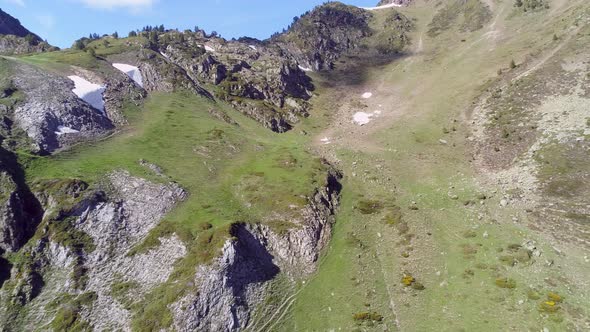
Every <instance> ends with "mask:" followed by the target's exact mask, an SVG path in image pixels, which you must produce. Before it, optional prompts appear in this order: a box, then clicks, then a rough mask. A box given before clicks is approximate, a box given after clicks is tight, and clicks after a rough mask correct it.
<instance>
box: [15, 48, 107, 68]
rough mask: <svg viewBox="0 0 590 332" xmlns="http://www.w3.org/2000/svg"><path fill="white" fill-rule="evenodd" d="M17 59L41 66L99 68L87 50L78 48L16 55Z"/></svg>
mask: <svg viewBox="0 0 590 332" xmlns="http://www.w3.org/2000/svg"><path fill="white" fill-rule="evenodd" d="M18 59H19V60H21V61H23V62H26V63H28V64H32V65H36V66H39V67H42V68H46V69H47V68H52V69H53V68H69V67H70V66H78V67H82V68H86V69H91V70H96V69H99V66H100V65H99V61H98V59H97V58H95V57H93V56H92V55H90V54H89V53H88V52H84V51H80V50H73V49H68V50H63V51H55V52H45V53H36V54H32V55H27V56H22V57H18Z"/></svg>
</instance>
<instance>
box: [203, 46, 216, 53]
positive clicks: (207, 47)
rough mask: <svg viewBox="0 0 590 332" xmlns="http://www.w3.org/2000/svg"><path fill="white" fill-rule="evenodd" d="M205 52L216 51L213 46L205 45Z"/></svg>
mask: <svg viewBox="0 0 590 332" xmlns="http://www.w3.org/2000/svg"><path fill="white" fill-rule="evenodd" d="M205 51H208V52H215V49H214V48H213V47H211V46H208V45H205Z"/></svg>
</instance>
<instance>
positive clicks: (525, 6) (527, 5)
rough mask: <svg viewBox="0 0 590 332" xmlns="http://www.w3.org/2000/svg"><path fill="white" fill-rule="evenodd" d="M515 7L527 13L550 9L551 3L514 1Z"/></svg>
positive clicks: (544, 0) (542, 0)
mask: <svg viewBox="0 0 590 332" xmlns="http://www.w3.org/2000/svg"><path fill="white" fill-rule="evenodd" d="M514 7H516V8H518V9H521V10H522V11H525V12H527V11H533V10H539V9H549V3H548V2H547V1H546V0H514Z"/></svg>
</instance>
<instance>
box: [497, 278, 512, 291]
mask: <svg viewBox="0 0 590 332" xmlns="http://www.w3.org/2000/svg"><path fill="white" fill-rule="evenodd" d="M495 284H496V286H498V287H500V288H506V289H513V288H516V280H514V279H511V278H497V279H496V281H495Z"/></svg>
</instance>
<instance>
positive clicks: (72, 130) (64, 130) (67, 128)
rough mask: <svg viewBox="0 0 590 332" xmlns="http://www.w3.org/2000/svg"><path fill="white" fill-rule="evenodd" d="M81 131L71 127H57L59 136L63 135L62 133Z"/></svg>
mask: <svg viewBox="0 0 590 332" xmlns="http://www.w3.org/2000/svg"><path fill="white" fill-rule="evenodd" d="M79 132H80V131H79V130H76V129H72V128H70V127H66V126H58V127H57V131H56V132H55V134H56V135H57V136H61V135H65V134H77V133H79Z"/></svg>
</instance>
